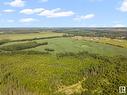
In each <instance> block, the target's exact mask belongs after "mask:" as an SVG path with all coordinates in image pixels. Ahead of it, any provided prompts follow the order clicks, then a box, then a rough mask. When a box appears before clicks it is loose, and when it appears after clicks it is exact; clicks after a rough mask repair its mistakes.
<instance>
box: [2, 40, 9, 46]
mask: <svg viewBox="0 0 127 95" xmlns="http://www.w3.org/2000/svg"><path fill="white" fill-rule="evenodd" d="M8 42H9V40H0V45H2V44H5V43H8Z"/></svg>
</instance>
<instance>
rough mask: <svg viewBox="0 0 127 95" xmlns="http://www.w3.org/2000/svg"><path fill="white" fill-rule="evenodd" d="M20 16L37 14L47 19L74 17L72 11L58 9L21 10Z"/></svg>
mask: <svg viewBox="0 0 127 95" xmlns="http://www.w3.org/2000/svg"><path fill="white" fill-rule="evenodd" d="M20 13H22V14H27V15H30V14H37V15H40V16H45V17H48V18H55V17H67V16H72V15H74V12H72V11H62V10H61V9H60V8H56V9H52V10H47V9H44V8H35V9H23V10H21V11H20Z"/></svg>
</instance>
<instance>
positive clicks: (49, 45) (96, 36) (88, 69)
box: [0, 28, 127, 95]
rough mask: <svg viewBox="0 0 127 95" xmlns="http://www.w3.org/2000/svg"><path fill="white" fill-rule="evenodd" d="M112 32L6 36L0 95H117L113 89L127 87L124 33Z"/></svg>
mask: <svg viewBox="0 0 127 95" xmlns="http://www.w3.org/2000/svg"><path fill="white" fill-rule="evenodd" d="M115 30H117V29H115ZM115 30H114V29H85V31H86V32H85V34H84V29H82V28H80V29H75V28H74V29H73V28H72V29H59V28H58V29H47V30H46V29H44V31H50V32H47V33H42V34H41V33H40V32H41V29H38V31H39V32H36V31H33V30H32V32H33V33H29V32H30V30H24V31H26V32H27V33H24V32H23V33H19V31H18V32H16V31H17V30H14V32H13V33H11V32H9V31H11V30H9V31H7V30H6V33H1V34H0V39H1V41H0V95H119V92H118V91H119V89H118V88H119V86H126V85H127V80H126V79H127V48H126V40H125V39H123V38H122V37H126V35H125V33H126V32H125V30H126V29H122V30H118V31H117V32H118V34H117V33H116V32H115ZM2 31H3V30H2ZM51 31H54V32H55V34H53V32H51ZM77 31H78V32H77ZM91 31H93V32H91ZM100 31H103V32H102V33H101V32H100ZM109 31H111V32H109ZM120 31H121V33H120ZM8 32H9V33H8ZM20 32H21V30H20ZM56 32H58V33H56ZM59 32H62V34H60V33H59ZM114 32H115V33H116V34H113V33H114ZM36 33H37V34H36ZM50 33H51V34H50ZM80 33H82V35H79V34H80ZM86 33H88V34H87V35H86ZM89 33H90V34H89ZM91 33H93V34H91ZM35 34H36V35H35ZM56 34H57V35H56ZM58 34H59V35H58ZM63 34H64V35H63ZM12 35H13V36H12ZM21 35H23V37H22V36H21ZM38 35H40V36H38ZM48 35H49V36H48ZM19 36H21V37H20V38H19ZM86 36H87V37H86ZM100 36H101V37H100ZM6 37H9V39H10V40H6V39H5V38H6ZM114 38H115V39H114ZM109 39H110V40H109ZM119 42H120V43H119Z"/></svg>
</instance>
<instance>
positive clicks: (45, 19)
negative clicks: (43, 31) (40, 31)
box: [0, 0, 127, 27]
mask: <svg viewBox="0 0 127 95" xmlns="http://www.w3.org/2000/svg"><path fill="white" fill-rule="evenodd" d="M93 26H98V27H100V26H102V27H104V26H108V27H124V26H127V0H0V27H93Z"/></svg>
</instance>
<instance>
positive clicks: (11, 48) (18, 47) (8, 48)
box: [0, 42, 48, 51]
mask: <svg viewBox="0 0 127 95" xmlns="http://www.w3.org/2000/svg"><path fill="white" fill-rule="evenodd" d="M47 44H48V42H44V43H37V42H26V43H18V44H13V45H6V46H2V47H1V48H0V49H1V50H4V51H16V50H23V49H29V48H34V47H37V46H41V45H47Z"/></svg>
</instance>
